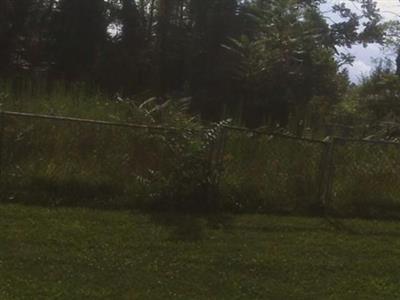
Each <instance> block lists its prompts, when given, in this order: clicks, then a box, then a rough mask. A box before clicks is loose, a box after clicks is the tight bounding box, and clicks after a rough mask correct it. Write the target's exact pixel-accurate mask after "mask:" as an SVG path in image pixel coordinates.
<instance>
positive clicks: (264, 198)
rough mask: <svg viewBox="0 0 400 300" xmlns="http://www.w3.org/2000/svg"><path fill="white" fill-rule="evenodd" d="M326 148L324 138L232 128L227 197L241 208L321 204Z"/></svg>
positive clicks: (281, 208)
mask: <svg viewBox="0 0 400 300" xmlns="http://www.w3.org/2000/svg"><path fill="white" fill-rule="evenodd" d="M323 153H324V144H323V143H317V142H315V143H314V142H310V141H305V140H302V139H291V138H287V137H280V136H271V135H267V134H249V133H246V132H239V131H232V130H230V131H229V133H228V139H227V143H226V147H225V152H224V156H223V164H224V173H223V176H222V178H221V194H222V195H226V199H225V200H224V201H226V202H228V203H229V205H231V206H233V207H232V209H235V210H239V211H242V210H244V211H246V210H251V211H254V210H256V211H260V212H263V211H279V212H291V211H295V210H296V211H301V210H309V209H312V208H316V206H318V204H319V185H320V180H319V179H320V176H319V174H320V167H321V165H320V163H321V161H322V155H323Z"/></svg>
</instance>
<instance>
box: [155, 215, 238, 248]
mask: <svg viewBox="0 0 400 300" xmlns="http://www.w3.org/2000/svg"><path fill="white" fill-rule="evenodd" d="M148 215H149V216H150V220H151V221H152V222H153V223H155V224H157V225H160V226H163V227H166V228H168V230H169V232H170V237H169V239H170V240H171V241H186V242H195V241H199V240H202V239H204V238H206V236H207V231H208V230H219V229H227V228H231V226H232V220H233V216H232V215H228V214H210V213H208V214H194V213H177V212H175V213H173V212H170V213H149V212H148Z"/></svg>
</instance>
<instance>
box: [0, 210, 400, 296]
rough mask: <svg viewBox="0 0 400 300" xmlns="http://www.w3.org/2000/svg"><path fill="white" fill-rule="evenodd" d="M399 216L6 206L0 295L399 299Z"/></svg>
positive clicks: (0, 236)
mask: <svg viewBox="0 0 400 300" xmlns="http://www.w3.org/2000/svg"><path fill="white" fill-rule="evenodd" d="M399 298H400V223H396V222H378V221H362V220H346V221H344V220H342V221H329V220H326V219H320V218H297V217H280V216H267V215H245V216H210V217H201V216H185V215H167V214H158V215H157V214H155V215H145V214H140V213H135V212H129V211H101V210H90V209H83V208H43V207H29V206H20V205H0V299H2V300H7V299H399Z"/></svg>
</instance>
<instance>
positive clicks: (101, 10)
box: [0, 0, 383, 126]
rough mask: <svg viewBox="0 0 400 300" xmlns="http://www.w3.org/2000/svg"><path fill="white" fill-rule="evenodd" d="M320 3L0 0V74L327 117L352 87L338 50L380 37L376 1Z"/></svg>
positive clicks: (255, 111) (229, 108)
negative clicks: (327, 6) (326, 6)
mask: <svg viewBox="0 0 400 300" xmlns="http://www.w3.org/2000/svg"><path fill="white" fill-rule="evenodd" d="M322 2H323V1H314V0H311V1H303V0H268V1H267V0H247V1H240V0H107V1H104V0H0V75H1V76H2V77H7V78H15V77H16V76H23V77H28V78H31V79H33V80H35V79H38V78H40V79H45V80H48V81H49V82H51V81H55V80H64V81H66V82H77V81H79V82H89V83H94V84H96V85H98V86H100V87H101V89H103V90H104V91H107V92H110V93H116V92H118V93H120V94H122V95H138V94H145V95H151V96H154V95H155V96H159V97H161V98H163V97H171V96H172V97H188V96H189V97H192V98H193V101H192V104H193V110H195V111H196V112H200V113H201V114H202V116H203V117H205V118H211V119H219V118H221V116H222V115H224V114H225V116H226V115H231V116H234V117H235V118H237V120H238V121H241V122H243V123H245V124H247V125H249V126H256V125H259V124H261V123H264V122H267V123H270V124H275V123H279V124H282V125H286V124H288V122H290V121H292V120H294V121H295V122H298V121H299V120H308V122H311V123H312V122H318V121H319V119H320V118H321V116H323V115H324V114H326V113H327V111H329V109H330V108H331V107H332V105H334V104H335V103H337V102H338V101H339V99H341V98H342V96H343V94H344V93H345V92H346V90H347V88H348V85H349V81H348V76H347V74H346V72H344V71H339V68H340V66H341V65H342V64H345V63H348V62H350V61H351V57H348V56H346V55H344V54H343V53H340V51H339V49H342V47H350V46H351V45H353V44H357V43H364V44H367V43H369V42H381V41H382V37H383V35H382V30H383V26H381V18H380V16H379V14H378V11H377V9H376V5H375V3H374V2H373V1H371V0H360V2H359V4H360V5H359V9H358V10H356V12H357V13H354V12H353V11H351V10H350V9H348V8H347V7H346V6H345V5H344V4H336V5H334V6H333V7H332V10H331V12H330V17H326V15H324V13H323V12H322V9H321V4H323V3H322ZM333 14H335V17H333ZM333 19H334V21H333Z"/></svg>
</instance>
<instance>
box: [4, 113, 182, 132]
mask: <svg viewBox="0 0 400 300" xmlns="http://www.w3.org/2000/svg"><path fill="white" fill-rule="evenodd" d="M0 113H1V114H2V115H3V116H15V117H22V118H33V119H44V120H52V121H64V122H75V123H87V124H94V125H104V126H114V127H127V128H136V129H148V130H161V131H178V130H180V129H178V128H175V127H166V126H152V125H142V124H132V123H123V122H111V121H99V120H91V119H81V118H72V117H62V116H51V115H44V114H33V113H21V112H13V111H0Z"/></svg>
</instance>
